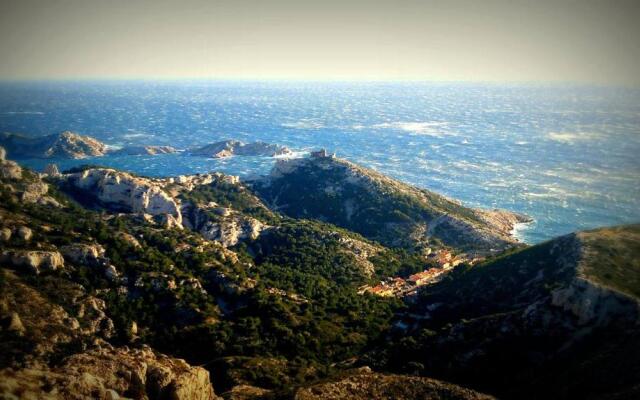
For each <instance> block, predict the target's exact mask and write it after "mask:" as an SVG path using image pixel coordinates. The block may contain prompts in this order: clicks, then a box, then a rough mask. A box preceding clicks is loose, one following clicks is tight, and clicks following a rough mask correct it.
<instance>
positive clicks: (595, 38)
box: [0, 0, 640, 86]
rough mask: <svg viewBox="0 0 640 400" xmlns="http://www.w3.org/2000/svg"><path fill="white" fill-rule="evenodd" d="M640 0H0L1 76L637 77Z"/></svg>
mask: <svg viewBox="0 0 640 400" xmlns="http://www.w3.org/2000/svg"><path fill="white" fill-rule="evenodd" d="M638 21H640V0H635V1H628V0H624V1H621V0H620V1H619V0H608V1H600V0H581V1H576V0H573V1H569V0H556V1H547V0H538V1H534V0H532V1H521V0H511V1H507V0H450V1H430V0H422V1H416V0H393V1H378V0H340V1H336V0H316V1H307V0H272V1H268V0H262V1H260V0H229V1H227V0H209V1H200V0H182V1H165V0H126V1H124V0H104V1H99V0H0V57H1V60H2V61H0V79H2V80H17V79H120V78H122V79H160V78H163V79H180V78H188V79H191V78H207V79H258V80H262V79H265V80H268V79H277V80H340V81H343V80H385V81H386V80H388V81H395V80H419V81H491V82H573V83H592V84H604V85H631V86H638V85H640V72H639V71H640V22H638Z"/></svg>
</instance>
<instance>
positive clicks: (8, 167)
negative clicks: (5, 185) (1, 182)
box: [0, 160, 22, 180]
mask: <svg viewBox="0 0 640 400" xmlns="http://www.w3.org/2000/svg"><path fill="white" fill-rule="evenodd" d="M0 179H12V180H19V179H22V168H20V166H19V165H18V164H17V163H16V162H14V161H9V160H1V161H0Z"/></svg>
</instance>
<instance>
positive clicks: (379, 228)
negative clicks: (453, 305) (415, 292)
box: [255, 156, 526, 254]
mask: <svg viewBox="0 0 640 400" xmlns="http://www.w3.org/2000/svg"><path fill="white" fill-rule="evenodd" d="M255 189H256V190H257V191H258V192H259V193H260V194H261V196H262V197H263V198H264V199H265V201H266V202H267V203H268V204H270V205H271V206H272V207H274V208H275V209H277V210H280V211H282V212H284V213H286V214H288V215H290V216H293V217H297V218H316V219H320V220H323V221H327V222H331V223H333V224H336V225H339V226H341V227H344V228H347V229H350V230H353V231H356V232H358V233H360V234H362V235H363V236H365V237H367V238H370V239H374V240H377V241H380V242H381V243H383V244H386V245H389V246H394V247H405V248H415V247H429V246H432V247H434V246H435V247H437V246H442V245H444V246H450V247H453V248H455V249H458V250H461V251H468V252H476V253H480V254H486V253H491V252H496V251H499V250H502V249H505V248H509V247H512V246H515V245H516V244H517V243H516V242H517V241H516V240H515V239H514V238H513V237H511V236H510V231H511V230H512V229H513V226H514V224H515V223H516V222H522V221H524V220H525V219H526V218H525V217H522V216H518V215H516V214H512V213H509V212H506V211H493V212H488V211H483V210H475V209H471V208H468V207H465V206H463V205H462V204H460V203H459V202H456V201H454V200H451V199H448V198H445V197H444V196H441V195H438V194H436V193H433V192H429V191H427V190H423V189H419V188H416V187H413V186H410V185H407V184H404V183H402V182H399V181H396V180H394V179H391V178H389V177H386V176H384V175H382V174H379V173H377V172H375V171H372V170H369V169H366V168H363V167H360V166H357V165H355V164H352V163H350V162H347V161H345V160H341V159H338V158H335V157H319V156H315V157H311V158H307V159H296V160H280V161H278V163H277V164H276V166H275V167H274V169H273V171H272V172H271V175H270V176H269V177H268V178H267V179H265V180H262V181H259V182H257V183H256V185H255Z"/></svg>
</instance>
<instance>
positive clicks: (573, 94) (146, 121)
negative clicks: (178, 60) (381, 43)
mask: <svg viewBox="0 0 640 400" xmlns="http://www.w3.org/2000/svg"><path fill="white" fill-rule="evenodd" d="M66 130H71V131H74V132H78V133H81V134H84V135H90V136H93V137H95V138H97V139H99V140H101V141H103V142H105V143H107V144H108V145H110V146H113V147H114V148H117V147H122V146H126V145H137V144H147V145H170V146H174V147H176V148H179V149H189V148H193V147H197V146H200V145H204V144H208V143H212V142H216V141H220V140H226V139H238V140H242V141H255V140H261V141H265V142H270V143H278V144H282V145H286V146H288V147H290V148H291V149H293V150H294V154H293V156H294V157H301V156H304V155H305V154H307V153H308V152H309V151H311V150H314V149H319V148H326V149H328V150H330V151H334V152H336V153H337V156H338V157H342V158H345V159H348V160H350V161H353V162H356V163H359V164H362V165H364V166H367V167H369V168H373V169H375V170H377V171H379V172H382V173H384V174H387V175H389V176H392V177H394V178H397V179H399V180H401V181H404V182H407V183H410V184H413V185H416V186H419V187H422V188H426V189H429V190H433V191H435V192H438V193H441V194H444V195H446V196H449V197H451V198H455V199H458V200H460V201H461V202H463V203H464V204H466V205H469V206H474V207H483V208H504V209H508V210H513V211H517V212H520V213H524V214H526V215H528V216H530V217H532V218H533V219H534V222H532V223H530V224H527V225H521V226H519V227H518V228H517V230H516V232H515V234H516V235H517V236H518V237H519V238H520V239H521V240H523V241H525V242H527V243H532V244H533V243H538V242H542V241H544V240H547V239H550V238H552V237H555V236H558V235H561V234H566V233H569V232H572V231H576V230H583V229H590V228H596V227H600V226H607V225H615V224H624V223H633V222H640V88H623V87H601V86H598V87H596V86H584V85H569V84H566V85H565V84H562V85H561V84H495V83H415V82H399V83H381V82H366V83H365V82H359V83H352V82H331V83H327V82H258V81H203V80H198V81H186V80H181V81H38V82H35V81H32V82H4V83H0V131H3V132H20V133H24V134H27V135H33V136H40V135H48V134H53V133H60V132H63V131H66ZM19 161H20V162H21V163H23V164H24V165H27V166H29V167H32V168H34V169H36V170H42V169H43V168H44V167H45V165H46V164H47V163H49V162H51V160H39V159H23V160H19ZM275 161H276V159H275V158H270V157H248V156H236V157H232V158H229V159H222V160H215V159H210V158H205V157H195V156H187V155H186V154H184V153H183V152H180V153H177V154H168V155H157V156H106V157H100V158H93V159H92V158H89V159H83V160H60V159H58V160H55V162H56V163H57V164H58V166H59V167H60V168H61V169H62V170H64V169H66V168H69V167H72V166H77V165H80V164H97V165H104V166H112V167H117V168H120V169H124V170H128V171H132V172H135V173H137V174H141V175H147V176H173V175H180V174H194V173H203V172H209V171H221V172H224V173H228V174H234V175H239V176H240V177H241V178H245V179H250V178H254V177H256V176H261V175H266V174H268V173H269V171H270V169H271V168H272V166H273V164H274V163H275Z"/></svg>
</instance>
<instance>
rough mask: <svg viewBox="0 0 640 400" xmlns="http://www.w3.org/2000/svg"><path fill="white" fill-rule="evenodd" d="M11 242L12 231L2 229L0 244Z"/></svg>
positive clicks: (0, 231)
mask: <svg viewBox="0 0 640 400" xmlns="http://www.w3.org/2000/svg"><path fill="white" fill-rule="evenodd" d="M9 240H11V229H9V228H2V229H0V242H8V241H9Z"/></svg>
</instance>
